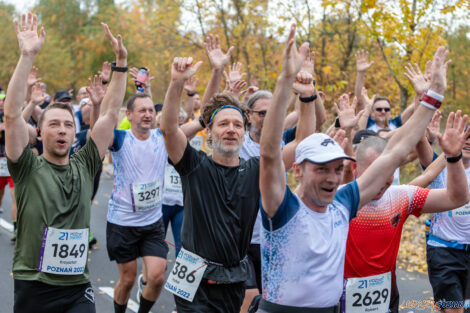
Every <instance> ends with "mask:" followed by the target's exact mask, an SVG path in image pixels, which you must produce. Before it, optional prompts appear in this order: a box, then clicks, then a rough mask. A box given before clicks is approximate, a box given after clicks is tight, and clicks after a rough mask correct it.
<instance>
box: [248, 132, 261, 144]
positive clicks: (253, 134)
mask: <svg viewBox="0 0 470 313" xmlns="http://www.w3.org/2000/svg"><path fill="white" fill-rule="evenodd" d="M249 135H250V138H251V140H253V141H254V142H257V143H259V142H260V140H261V136H260V134H258V132H255V131H254V130H253V129H252V128H250V132H249Z"/></svg>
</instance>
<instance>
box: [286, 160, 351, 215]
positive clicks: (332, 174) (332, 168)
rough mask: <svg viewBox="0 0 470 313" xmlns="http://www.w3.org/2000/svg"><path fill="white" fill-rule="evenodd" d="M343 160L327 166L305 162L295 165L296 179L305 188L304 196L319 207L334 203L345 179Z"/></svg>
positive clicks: (329, 163)
mask: <svg viewBox="0 0 470 313" xmlns="http://www.w3.org/2000/svg"><path fill="white" fill-rule="evenodd" d="M343 169H344V166H343V160H342V159H340V160H335V161H331V162H328V163H325V164H315V163H312V162H309V161H304V162H302V164H300V165H299V164H294V172H295V177H296V178H297V179H298V180H299V181H300V184H301V185H302V186H303V190H304V194H306V196H307V197H308V198H309V199H310V200H311V201H312V202H313V203H315V205H317V206H319V207H325V206H327V205H329V204H330V203H332V202H333V199H334V197H335V195H336V191H337V189H338V186H339V185H340V184H341V181H342V179H343Z"/></svg>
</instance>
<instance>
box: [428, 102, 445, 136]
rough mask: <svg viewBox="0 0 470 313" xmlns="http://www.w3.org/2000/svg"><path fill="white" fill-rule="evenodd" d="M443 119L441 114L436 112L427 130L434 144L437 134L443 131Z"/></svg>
mask: <svg viewBox="0 0 470 313" xmlns="http://www.w3.org/2000/svg"><path fill="white" fill-rule="evenodd" d="M441 119H442V114H441V112H440V111H439V110H436V112H434V115H433V117H432V120H431V122H430V123H429V125H428V127H427V128H426V135H427V138H428V141H429V142H434V140H435V139H436V137H437V134H438V133H439V131H440V130H441Z"/></svg>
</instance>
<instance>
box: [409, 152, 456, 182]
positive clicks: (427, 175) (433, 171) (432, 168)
mask: <svg viewBox="0 0 470 313" xmlns="http://www.w3.org/2000/svg"><path fill="white" fill-rule="evenodd" d="M446 163H447V162H446V158H445V154H444V153H442V154H441V155H440V156H439V157H438V158H437V159H435V160H434V161H433V162H432V163H431V164H430V165H429V166H428V167H427V168H426V170H425V171H424V172H423V173H422V174H421V175H419V176H418V177H416V178H415V179H413V180H412V181H410V182H409V183H408V185H412V186H418V187H422V188H426V187H428V186H429V185H430V184H431V183H432V182H433V181H434V180H435V179H436V178H437V176H439V174H440V173H441V172H442V171H443V170H444V169H445V168H446Z"/></svg>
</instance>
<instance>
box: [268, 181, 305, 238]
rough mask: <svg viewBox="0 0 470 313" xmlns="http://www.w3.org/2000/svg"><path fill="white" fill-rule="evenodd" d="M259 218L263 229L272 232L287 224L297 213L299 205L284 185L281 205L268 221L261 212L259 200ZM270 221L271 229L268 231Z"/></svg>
mask: <svg viewBox="0 0 470 313" xmlns="http://www.w3.org/2000/svg"><path fill="white" fill-rule="evenodd" d="M260 207H261V217H262V220H263V227H264V228H265V229H267V230H269V231H271V230H272V231H274V230H277V229H279V228H282V227H283V226H284V225H286V224H287V222H289V221H290V220H291V219H292V218H293V217H294V215H295V214H296V213H297V212H298V211H299V208H300V203H299V201H298V200H297V198H296V197H295V196H294V194H293V193H292V192H291V191H290V189H289V186H287V185H286V191H285V193H284V199H283V200H282V203H281V205H280V206H279V208H278V209H277V212H276V214H275V215H274V216H273V217H272V218H271V219H270V218H269V217H268V216H267V215H266V213H265V212H264V210H263V205H262V202H261V200H260ZM270 220H271V223H272V227H273V228H272V229H270Z"/></svg>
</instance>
